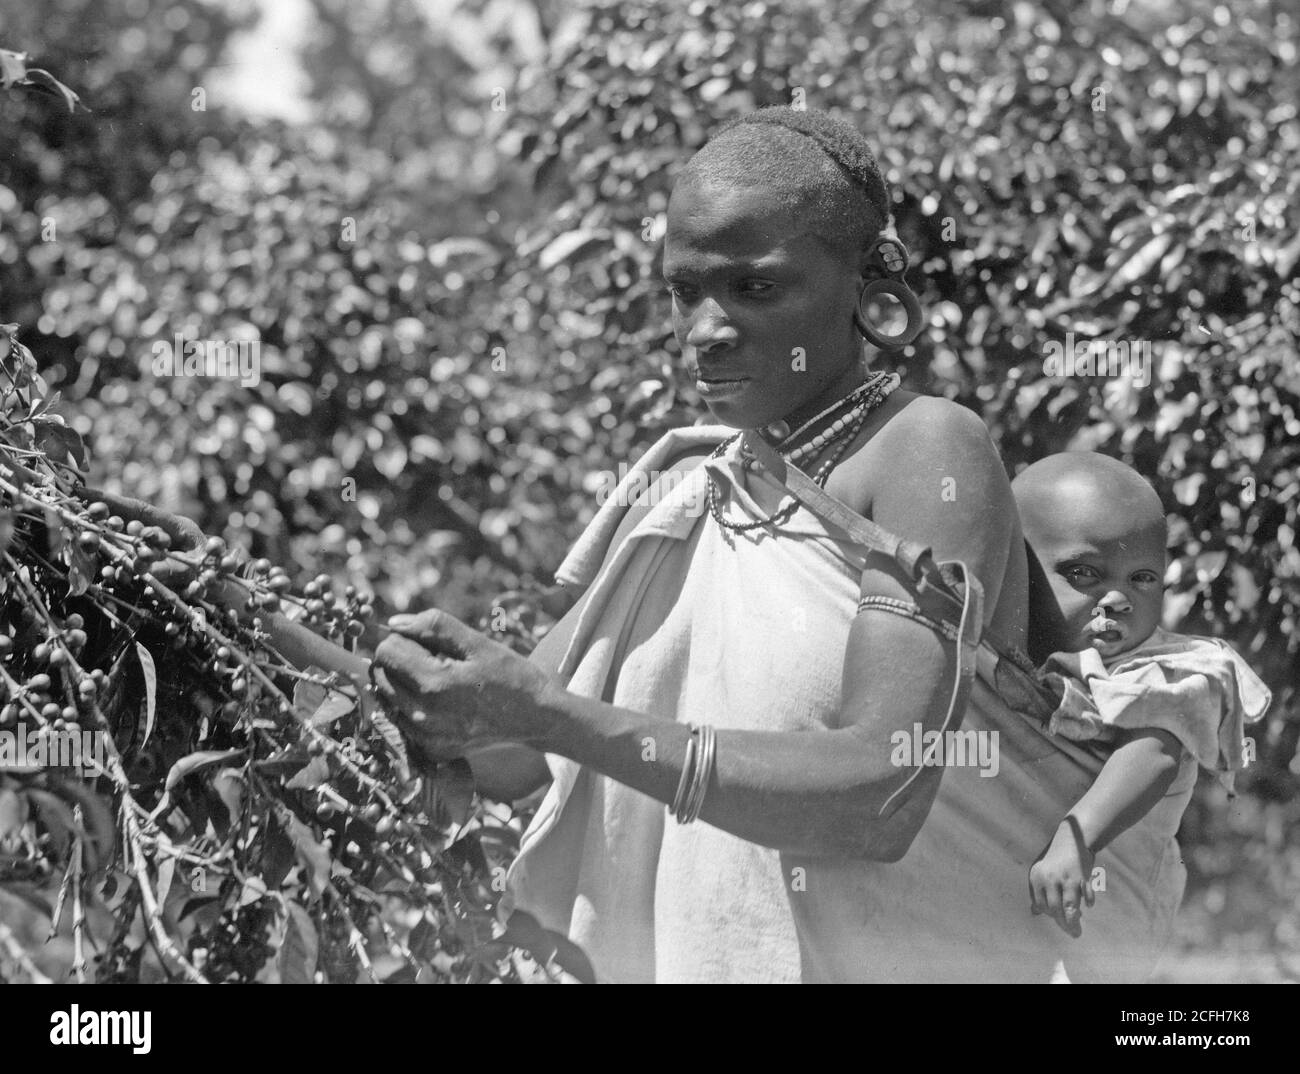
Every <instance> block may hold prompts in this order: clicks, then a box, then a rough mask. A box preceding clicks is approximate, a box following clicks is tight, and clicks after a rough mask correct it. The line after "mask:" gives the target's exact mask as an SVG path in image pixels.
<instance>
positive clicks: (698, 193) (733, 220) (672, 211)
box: [664, 184, 811, 268]
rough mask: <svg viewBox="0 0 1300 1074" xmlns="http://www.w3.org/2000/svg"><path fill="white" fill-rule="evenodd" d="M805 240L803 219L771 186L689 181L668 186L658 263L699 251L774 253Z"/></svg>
mask: <svg viewBox="0 0 1300 1074" xmlns="http://www.w3.org/2000/svg"><path fill="white" fill-rule="evenodd" d="M807 241H811V235H810V234H809V228H808V226H807V224H806V223H805V222H804V221H803V220H801V219H800V217H799V214H797V213H795V212H793V211H792V210H791V209H790V207H789V206H788V205H787V204H785V203H784V202H783V201H782V199H781V198H780V196H779V195H778V194H777V192H775V191H773V190H770V189H767V188H765V187H761V186H755V187H735V186H718V185H709V186H704V187H700V186H697V185H696V184H690V185H689V186H686V187H680V186H679V187H678V188H677V189H676V190H674V191H673V197H672V200H671V201H670V202H669V205H668V230H667V234H666V237H665V256H664V263H665V268H667V267H668V265H669V264H670V263H673V262H676V261H678V260H684V259H694V258H695V257H697V256H698V255H701V254H710V255H714V256H715V257H716V256H721V257H724V258H733V259H736V260H746V261H753V260H757V259H760V258H763V257H765V256H776V257H779V256H780V255H781V254H782V253H783V252H786V251H788V250H790V248H791V247H792V246H797V245H802V244H803V243H804V242H807Z"/></svg>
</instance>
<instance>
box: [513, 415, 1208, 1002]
mask: <svg viewBox="0 0 1300 1074" xmlns="http://www.w3.org/2000/svg"><path fill="white" fill-rule="evenodd" d="M732 432H734V430H730V429H726V428H724V427H720V426H719V427H700V426H696V427H693V428H691V429H684V430H676V431H674V432H672V433H669V434H668V435H667V436H665V437H664V438H663V439H662V440H661V441H660V442H659V443H658V444H656V445H655V447H654V448H653V449H652V450H651V452H650V453H648V455H647V456H646V458H645V459H643V460H641V462H640V463H638V466H645V467H646V468H647V469H664V468H666V466H667V465H668V463H670V462H671V461H672V459H674V458H676V457H678V456H679V455H680V454H681V453H682V452H683V451H685V450H686V449H687V448H688V447H689V446H691V445H697V446H698V445H700V444H705V445H713V444H716V443H718V442H719V441H720V440H721V438H723V437H725V436H729V435H731V434H732ZM709 473H712V474H713V475H714V476H715V478H716V480H717V481H718V483H719V486H720V490H721V494H722V501H723V502H724V504H725V505H726V507H725V509H726V511H727V512H728V514H729V515H731V516H732V517H735V518H737V519H743V518H745V517H749V518H757V517H762V516H763V515H765V514H766V513H768V512H766V511H763V510H762V509H761V508H760V506H759V503H758V502H757V501H756V500H755V498H754V497H753V496H751V495H750V492H749V491H747V488H756V486H755V485H754V484H753V483H755V482H761V481H766V482H769V483H770V482H771V480H772V479H771V478H770V476H768V475H766V474H764V473H762V472H759V473H757V474H755V473H746V472H745V471H743V469H742V468H741V467H740V465H739V463H738V457H737V447H736V445H733V446H732V447H731V448H729V449H728V450H727V451H726V452H725V453H724V454H723V455H722V456H721V457H720V458H718V459H710V460H706V461H703V462H701V463H700V464H698V465H697V466H696V467H695V468H694V469H692V470H691V471H690V473H689V474H688V476H687V479H686V480H685V481H682V482H680V483H679V484H677V485H676V487H675V488H673V489H672V491H671V492H669V493H668V494H667V495H665V496H663V497H662V498H661V499H659V501H658V503H657V505H656V506H654V507H653V508H652V509H651V510H649V511H648V513H646V515H645V516H644V517H643V518H642V519H641V520H640V522H639V523H638V524H637V525H636V526H635V528H634V529H633V530H632V531H631V533H630V534H628V535H627V536H625V537H624V538H623V539H622V540H621V541H619V542H618V543H617V545H615V543H614V542H613V537H614V531H615V529H616V528H617V525H618V521H619V520H620V518H621V517H622V516H621V512H622V510H623V509H622V508H620V507H618V503H619V502H620V499H621V498H620V497H618V496H616V497H615V498H614V499H613V500H611V501H610V503H608V504H606V505H605V507H604V508H602V510H601V512H600V513H599V514H598V515H597V517H596V519H595V520H594V521H593V523H592V524H591V526H590V527H589V528H588V530H587V531H586V533H584V535H583V538H582V539H581V540H580V541H579V543H578V546H577V547H576V548H575V549H574V552H573V553H572V554H571V556H570V557H569V558H568V559H567V560H566V562H565V564H564V566H563V567H562V568H561V570H560V571H559V572H558V574H557V577H559V578H561V579H562V580H564V581H565V582H566V584H568V585H571V586H572V587H574V588H575V589H583V588H584V587H588V586H589V587H590V588H589V592H588V593H587V599H586V601H585V603H584V604H582V605H579V607H577V608H575V609H574V611H573V612H571V613H570V614H571V615H575V616H576V623H575V624H569V625H571V626H572V630H571V632H567V633H568V642H567V644H566V645H564V646H563V647H562V648H563V651H562V652H561V651H557V650H558V649H559V648H560V647H559V646H547V645H546V644H545V642H543V644H542V645H541V646H539V647H538V652H537V653H535V654H534V657H535V658H536V659H538V661H539V662H541V663H543V664H544V665H545V666H547V667H548V670H550V671H552V672H553V673H554V674H556V675H557V676H558V677H559V678H560V680H561V681H562V682H564V683H565V685H566V686H567V687H568V688H569V689H570V690H572V691H574V692H577V693H580V694H583V695H586V696H592V697H599V698H602V699H604V700H606V701H609V702H612V703H614V704H617V705H620V706H624V707H627V708H629V709H633V710H635V711H638V712H642V713H646V714H648V715H651V716H656V717H659V718H662V719H664V720H678V721H693V722H701V723H709V724H712V725H713V726H715V727H718V728H720V729H745V730H754V731H769V732H796V733H808V734H817V733H820V732H823V731H824V729H825V728H827V727H833V726H837V725H838V724H839V722H840V720H839V715H838V709H839V705H840V688H841V680H842V673H843V662H844V654H845V646H846V643H847V638H848V633H849V626H850V624H851V622H852V619H853V616H854V615H855V614H856V608H857V601H858V598H859V585H860V578H861V574H862V570H863V567H864V565H865V557H866V555H867V551H866V549H864V548H862V547H861V546H858V545H856V544H855V543H853V542H851V541H850V540H849V539H848V538H847V537H845V536H843V535H837V533H836V532H832V531H831V529H830V528H829V524H827V523H824V522H823V521H822V520H821V519H819V518H817V517H816V516H814V515H813V514H811V513H810V512H809V511H807V510H806V509H804V508H802V507H800V508H799V510H798V511H796V513H795V514H794V515H793V516H792V517H791V519H790V521H789V522H788V523H786V524H784V525H782V526H781V528H780V530H779V531H777V532H773V531H772V530H771V529H770V528H766V527H765V528H763V529H760V530H756V531H751V532H749V533H745V534H738V535H737V534H731V533H727V532H724V531H723V530H722V529H721V528H720V527H719V526H717V525H716V524H715V523H714V522H713V520H712V519H711V518H710V517H709V515H708V512H707V507H706V506H705V504H706V500H705V497H704V491H705V487H706V482H707V474H709ZM630 479H631V475H629V480H630ZM627 483H628V482H625V484H627ZM765 502H768V503H769V506H770V500H765ZM557 630H558V628H557ZM985 655H987V654H985ZM880 674H881V675H888V674H889V669H888V668H887V667H882V668H881V669H880ZM964 727H965V728H969V729H973V730H976V731H980V732H984V733H989V734H996V741H997V742H998V748H999V752H1000V764H999V768H998V774H997V775H996V776H995V777H992V778H988V777H985V776H982V775H981V774H980V769H978V768H975V767H969V768H953V769H950V770H949V771H947V773H946V774H945V776H944V780H943V783H942V785H941V789H940V792H939V795H938V797H937V799H936V802H935V805H934V807H933V809H932V811H931V814H930V816H929V818H928V819H927V821H926V824H925V826H924V827H923V828H922V830H921V833H920V834H919V835H918V837H917V839H916V841H915V843H914V845H913V847H912V849H911V850H910V851H909V853H908V855H907V856H906V857H905V858H904V859H903V860H902V861H901V862H897V863H894V864H888V865H886V864H880V863H871V862H865V861H856V860H855V861H825V860H820V861H814V860H802V859H799V858H797V857H795V856H792V855H783V854H780V853H778V852H777V851H775V850H771V849H768V848H765V847H761V846H757V845H755V844H751V843H747V842H745V841H743V840H741V839H738V838H735V837H733V836H731V835H728V834H727V833H726V832H723V831H720V830H719V829H716V828H713V827H711V826H710V825H708V824H705V823H702V822H701V823H696V824H694V825H690V826H686V827H682V826H679V825H677V824H676V823H675V822H673V821H669V822H668V823H665V813H666V810H665V808H664V806H663V805H661V804H660V803H657V802H655V801H653V800H652V799H650V798H648V797H646V796H645V795H642V794H640V793H639V792H636V791H633V790H631V789H629V788H627V787H624V786H622V785H620V784H618V783H616V782H614V781H612V780H609V779H607V778H605V777H603V776H600V775H599V774H597V773H595V772H593V771H591V770H589V769H585V768H582V767H581V766H579V765H577V764H574V763H573V762H571V761H568V760H566V759H564V758H562V757H557V756H550V757H548V761H549V763H550V766H551V770H552V773H553V775H554V781H553V783H552V785H551V787H550V789H549V790H548V792H547V794H546V797H545V799H544V800H543V802H542V805H541V806H540V808H539V810H538V812H537V815H536V816H535V818H534V820H533V823H532V824H531V826H530V827H529V830H528V832H527V833H526V834H525V837H524V841H523V845H522V848H521V852H520V854H519V857H518V858H517V860H516V862H515V864H514V866H513V868H512V869H511V872H510V877H509V889H510V898H511V899H512V901H513V903H514V905H515V906H517V907H518V908H520V909H523V910H527V911H528V912H530V913H532V914H533V915H534V916H535V917H536V918H537V919H538V920H539V921H540V922H541V923H542V924H543V925H544V926H546V927H548V928H551V929H555V930H557V931H559V932H562V933H565V934H567V935H568V936H570V937H571V938H572V939H573V940H574V941H575V942H576V943H578V944H579V945H580V946H581V947H582V948H583V949H584V950H585V951H586V952H587V954H588V955H589V956H590V958H591V960H592V963H593V965H594V967H595V969H596V973H597V975H598V977H599V978H600V979H601V980H606V981H661V982H668V981H752V982H762V981H800V980H803V981H908V980H911V981H945V980H966V981H979V980H999V981H1047V980H1048V979H1049V977H1050V976H1051V973H1052V970H1053V967H1054V966H1055V965H1056V964H1057V962H1058V961H1060V959H1061V958H1062V957H1063V954H1065V951H1064V944H1065V943H1067V942H1068V939H1067V938H1066V937H1065V936H1064V934H1063V933H1061V932H1059V930H1057V928H1056V926H1055V925H1054V924H1052V923H1051V922H1050V921H1048V920H1047V919H1046V918H1042V917H1039V918H1034V917H1032V916H1031V915H1030V912H1029V895H1028V883H1027V872H1028V868H1029V865H1030V863H1031V862H1032V861H1033V860H1034V858H1035V857H1036V856H1037V855H1038V853H1039V852H1040V851H1041V850H1042V848H1043V847H1044V846H1045V845H1046V843H1047V841H1048V839H1049V838H1050V836H1051V834H1052V831H1053V830H1054V828H1055V827H1056V825H1057V823H1058V822H1059V820H1060V817H1061V816H1063V815H1064V813H1065V811H1066V810H1067V809H1068V808H1069V807H1070V805H1072V804H1073V802H1074V801H1076V800H1077V798H1078V797H1079V795H1081V794H1082V793H1083V791H1084V790H1086V788H1087V787H1088V786H1089V785H1090V783H1091V782H1092V780H1093V779H1094V778H1095V776H1096V774H1097V772H1098V771H1099V770H1100V764H1101V760H1100V758H1099V757H1098V755H1096V754H1095V753H1093V752H1090V751H1088V750H1087V749H1085V748H1081V747H1080V746H1078V745H1076V744H1074V743H1070V742H1067V741H1065V740H1062V739H1060V738H1050V737H1049V736H1048V735H1047V734H1046V732H1045V730H1044V729H1043V728H1041V727H1039V726H1037V725H1035V724H1032V723H1031V722H1030V721H1028V720H1026V719H1024V718H1022V717H1021V716H1019V715H1018V714H1016V713H1013V712H1011V711H1010V710H1009V709H1008V708H1007V707H1006V706H1005V705H1004V704H1003V703H1002V702H1001V700H1000V699H999V698H998V697H997V696H996V695H995V694H994V693H993V692H992V690H991V689H990V688H989V686H988V685H987V683H986V682H985V681H984V679H982V678H981V679H978V680H977V682H976V685H975V688H974V690H973V692H972V699H971V704H970V707H969V709H968V713H967V718H966V722H965V724H964ZM1189 793H1190V792H1189ZM1178 812H1179V813H1180V814H1181V809H1179V810H1178ZM1107 853H1108V854H1109V855H1111V856H1112V857H1113V859H1114V864H1113V866H1112V870H1111V873H1112V878H1111V880H1110V883H1109V886H1108V887H1109V891H1110V893H1111V894H1110V896H1109V897H1110V898H1111V900H1112V902H1113V903H1114V905H1115V907H1116V908H1117V909H1118V911H1119V914H1120V920H1121V922H1122V925H1123V927H1122V928H1121V929H1119V930H1118V931H1116V932H1115V933H1114V934H1113V935H1112V937H1111V938H1112V940H1113V941H1114V944H1113V946H1114V947H1115V949H1116V950H1122V951H1131V950H1134V949H1135V937H1136V938H1139V939H1143V940H1145V938H1148V937H1149V936H1154V935H1156V934H1167V931H1168V922H1169V919H1170V918H1171V917H1172V912H1173V909H1174V908H1176V906H1177V903H1178V901H1179V899H1180V897H1181V893H1182V883H1183V873H1182V866H1181V862H1180V859H1179V855H1178V851H1177V844H1176V843H1175V842H1174V840H1173V830H1172V828H1169V827H1168V826H1167V825H1166V826H1164V827H1160V826H1159V825H1158V824H1156V825H1152V824H1147V823H1146V822H1145V821H1144V822H1143V823H1142V824H1139V825H1138V826H1135V828H1133V829H1131V830H1130V831H1129V832H1128V833H1125V836H1124V837H1121V839H1120V840H1117V841H1116V843H1115V844H1114V845H1113V846H1112V847H1111V848H1108V851H1107ZM1143 968H1144V969H1145V968H1146V967H1145V963H1144V964H1143ZM1137 975H1138V976H1140V974H1137ZM1116 976H1117V978H1118V979H1129V978H1130V977H1132V976H1134V974H1131V973H1128V972H1127V971H1126V972H1124V973H1118V974H1116Z"/></svg>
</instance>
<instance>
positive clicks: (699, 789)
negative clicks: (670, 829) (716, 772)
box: [679, 725, 718, 824]
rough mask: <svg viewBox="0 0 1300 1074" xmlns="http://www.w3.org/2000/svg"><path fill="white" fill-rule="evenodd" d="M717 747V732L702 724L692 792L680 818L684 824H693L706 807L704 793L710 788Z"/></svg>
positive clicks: (687, 798) (688, 795)
mask: <svg viewBox="0 0 1300 1074" xmlns="http://www.w3.org/2000/svg"><path fill="white" fill-rule="evenodd" d="M717 748H718V735H717V732H716V731H714V730H713V728H712V727H709V726H708V725H703V726H701V727H700V755H699V761H698V763H697V764H696V766H695V776H694V779H693V780H692V785H691V789H690V792H689V793H688V794H687V796H686V805H685V806H684V807H683V815H682V816H681V817H680V818H679V820H680V821H681V823H682V824H691V823H693V822H694V821H695V820H696V819H698V818H699V815H700V810H701V809H703V807H704V795H705V794H706V792H707V791H708V789H709V780H710V779H711V778H712V776H713V761H714V758H715V757H716V756H717Z"/></svg>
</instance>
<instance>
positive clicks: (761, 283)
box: [740, 280, 772, 295]
mask: <svg viewBox="0 0 1300 1074" xmlns="http://www.w3.org/2000/svg"><path fill="white" fill-rule="evenodd" d="M740 290H741V292H742V293H743V294H747V295H759V294H762V293H763V292H765V291H770V290H772V284H771V283H770V282H769V281H767V280H745V281H743V282H742V283H741V285H740Z"/></svg>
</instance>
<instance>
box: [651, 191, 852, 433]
mask: <svg viewBox="0 0 1300 1074" xmlns="http://www.w3.org/2000/svg"><path fill="white" fill-rule="evenodd" d="M663 271H664V280H665V281H666V282H667V284H668V288H669V291H670V292H671V293H672V296H673V331H674V332H675V333H676V336H677V342H678V343H679V344H680V345H681V348H682V353H683V355H684V357H685V359H686V368H687V371H688V372H689V373H690V374H691V376H692V378H693V379H694V380H695V384H696V388H697V390H698V391H699V393H700V396H701V398H703V399H704V402H705V403H706V405H707V406H708V408H709V411H710V412H711V414H712V415H713V416H714V417H715V418H716V419H717V420H718V421H720V422H722V423H723V424H725V425H730V426H732V427H734V428H754V427H761V426H764V425H768V424H770V423H771V422H774V421H777V420H779V419H786V420H788V421H790V422H791V423H792V424H797V423H798V422H800V421H802V420H805V419H807V418H809V417H812V416H813V415H814V414H816V413H817V412H818V411H819V410H821V409H823V408H824V407H826V406H829V405H830V404H831V403H833V402H835V400H837V399H839V398H841V397H843V396H844V395H846V394H848V392H850V391H851V390H852V389H853V388H854V387H856V386H857V385H858V384H859V383H860V382H861V379H862V377H861V368H862V367H861V343H860V342H859V340H858V337H857V334H856V331H855V329H854V327H853V310H854V307H855V303H856V302H857V297H858V287H859V285H860V279H861V277H860V275H859V272H858V270H857V268H856V266H854V265H852V264H851V263H849V262H848V261H847V260H846V259H844V258H841V257H837V256H835V254H834V253H832V251H831V250H829V249H828V248H827V247H826V246H825V245H824V244H823V243H822V242H821V241H820V240H818V239H817V238H815V237H814V236H813V235H812V234H810V233H809V232H808V231H807V230H806V228H805V227H804V226H801V225H800V223H799V221H798V220H797V219H795V218H794V217H793V216H792V214H790V213H789V212H787V211H784V210H782V209H781V208H780V206H779V205H777V204H776V203H775V199H774V198H773V196H772V194H771V193H770V192H768V191H766V190H764V189H762V188H758V187H731V186H724V185H715V184H711V185H697V184H694V183H692V184H689V185H685V186H679V187H678V188H677V189H675V190H674V191H673V196H672V199H671V200H670V202H669V205H668V232H667V239H666V241H665V246H664V270H663Z"/></svg>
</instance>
